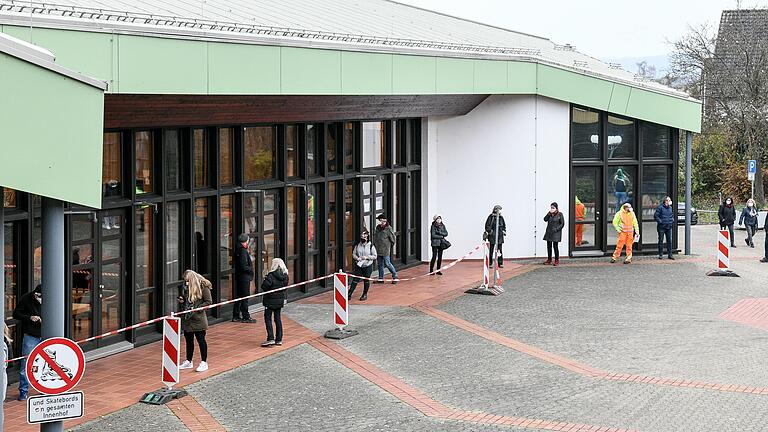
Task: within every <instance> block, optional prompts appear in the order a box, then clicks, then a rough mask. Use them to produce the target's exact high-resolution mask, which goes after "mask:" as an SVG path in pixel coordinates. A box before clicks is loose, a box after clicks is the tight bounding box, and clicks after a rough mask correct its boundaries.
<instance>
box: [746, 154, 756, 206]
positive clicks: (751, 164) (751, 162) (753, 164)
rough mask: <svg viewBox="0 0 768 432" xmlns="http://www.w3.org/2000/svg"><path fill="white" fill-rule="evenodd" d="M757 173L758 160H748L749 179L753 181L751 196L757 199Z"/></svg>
mask: <svg viewBox="0 0 768 432" xmlns="http://www.w3.org/2000/svg"><path fill="white" fill-rule="evenodd" d="M756 173H757V161H756V160H754V159H750V160H749V161H747V179H749V181H751V182H752V195H750V197H751V198H752V199H755V174H756Z"/></svg>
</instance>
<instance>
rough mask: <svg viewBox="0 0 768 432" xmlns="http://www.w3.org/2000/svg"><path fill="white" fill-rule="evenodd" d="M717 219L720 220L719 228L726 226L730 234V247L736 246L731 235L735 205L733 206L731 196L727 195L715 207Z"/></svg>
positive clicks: (734, 217)
mask: <svg viewBox="0 0 768 432" xmlns="http://www.w3.org/2000/svg"><path fill="white" fill-rule="evenodd" d="M717 219H718V220H719V221H720V229H726V228H728V231H729V232H730V234H731V247H734V248H735V247H736V239H735V238H734V236H733V223H734V222H736V207H734V206H733V198H731V197H728V198H726V199H725V202H724V203H722V204H720V208H719V209H717Z"/></svg>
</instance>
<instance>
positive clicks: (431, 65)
mask: <svg viewBox="0 0 768 432" xmlns="http://www.w3.org/2000/svg"><path fill="white" fill-rule="evenodd" d="M436 61H437V58H436V57H426V56H412V55H400V54H395V55H393V56H392V93H393V94H398V95H408V94H435V93H436V92H437V80H436V79H435V78H436V77H435V70H436V68H437V65H436Z"/></svg>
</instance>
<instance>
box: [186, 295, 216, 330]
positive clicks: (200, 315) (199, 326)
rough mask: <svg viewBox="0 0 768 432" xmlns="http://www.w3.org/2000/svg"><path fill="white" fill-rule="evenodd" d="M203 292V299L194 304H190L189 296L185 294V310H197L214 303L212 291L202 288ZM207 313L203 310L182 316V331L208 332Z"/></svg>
mask: <svg viewBox="0 0 768 432" xmlns="http://www.w3.org/2000/svg"><path fill="white" fill-rule="evenodd" d="M200 289H201V290H202V291H203V298H200V299H197V300H195V302H194V303H189V300H188V299H189V294H188V293H187V292H185V293H184V296H183V297H184V303H183V305H182V309H183V310H187V309H197V308H199V307H203V306H208V305H210V304H212V303H213V297H212V296H211V290H210V289H208V287H206V286H201V287H200ZM205 312H206V311H204V310H201V311H197V312H190V313H188V314H184V315H182V316H181V329H182V330H183V331H185V332H190V333H192V332H199V331H205V330H208V315H207V314H206V313H205Z"/></svg>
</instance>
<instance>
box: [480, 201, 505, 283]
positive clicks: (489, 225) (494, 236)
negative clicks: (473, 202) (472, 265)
mask: <svg viewBox="0 0 768 432" xmlns="http://www.w3.org/2000/svg"><path fill="white" fill-rule="evenodd" d="M496 227H498V231H497V230H496ZM505 235H507V224H506V223H505V222H504V216H502V215H501V206H500V205H498V204H496V205H495V206H493V212H491V214H489V215H488V218H487V219H486V220H485V232H484V233H483V240H487V241H488V242H490V243H491V247H490V249H489V251H488V262H492V261H493V251H494V248H498V253H499V257H498V263H499V268H503V267H504V257H503V256H502V253H503V252H502V250H501V246H502V245H503V244H504V236H505Z"/></svg>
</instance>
